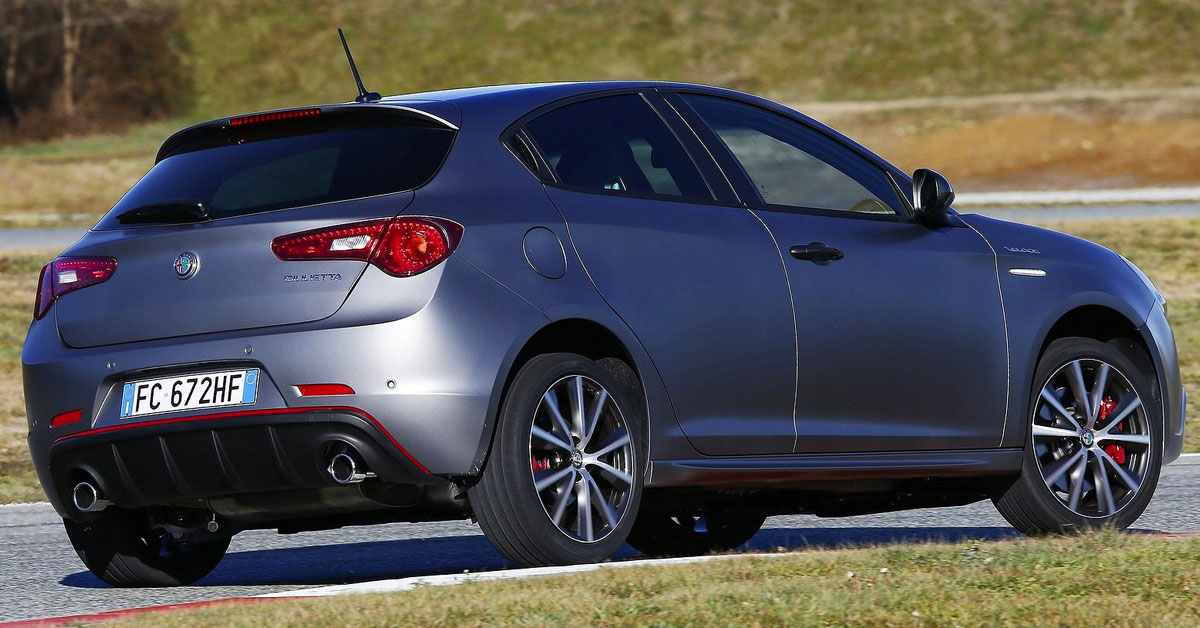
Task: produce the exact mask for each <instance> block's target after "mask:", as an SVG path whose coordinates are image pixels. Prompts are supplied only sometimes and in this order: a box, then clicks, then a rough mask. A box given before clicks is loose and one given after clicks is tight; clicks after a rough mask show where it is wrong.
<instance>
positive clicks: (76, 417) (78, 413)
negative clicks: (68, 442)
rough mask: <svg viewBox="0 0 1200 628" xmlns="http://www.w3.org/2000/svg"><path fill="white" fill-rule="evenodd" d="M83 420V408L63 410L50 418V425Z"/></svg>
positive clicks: (56, 425) (55, 425)
mask: <svg viewBox="0 0 1200 628" xmlns="http://www.w3.org/2000/svg"><path fill="white" fill-rule="evenodd" d="M82 420H83V410H72V411H70V412H64V413H62V414H60V415H58V416H55V417H54V418H53V419H50V427H58V426H60V425H67V424H69V423H78V422H80V421H82Z"/></svg>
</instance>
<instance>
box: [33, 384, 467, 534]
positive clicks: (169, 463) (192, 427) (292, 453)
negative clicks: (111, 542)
mask: <svg viewBox="0 0 1200 628" xmlns="http://www.w3.org/2000/svg"><path fill="white" fill-rule="evenodd" d="M347 450H351V451H353V452H354V454H355V455H356V456H357V457H358V458H359V460H361V461H362V462H363V463H364V464H365V466H366V467H367V468H368V469H369V470H371V471H372V472H373V473H375V474H376V475H377V477H378V480H379V481H381V482H387V483H395V484H405V485H414V486H416V485H444V484H445V481H444V480H442V479H441V478H438V477H436V476H433V475H430V474H429V472H428V470H426V469H425V468H424V467H422V466H421V465H420V463H418V462H417V461H416V460H415V459H413V458H412V457H411V456H410V455H408V453H407V452H406V451H405V450H404V449H403V448H402V447H400V446H399V444H398V443H397V442H396V441H395V439H394V438H392V437H391V435H390V434H388V432H387V431H386V430H384V429H383V428H382V427H381V426H380V424H379V422H378V421H377V420H375V418H374V417H372V416H370V415H369V414H366V413H365V412H363V411H361V410H358V409H355V408H339V407H333V408H316V409H310V410H289V409H284V410H266V411H250V412H241V413H226V414H212V415H197V416H190V417H182V418H176V419H165V420H162V421H150V422H143V423H129V424H125V425H120V426H113V427H108V428H98V429H93V430H88V431H84V432H77V433H74V434H69V435H66V436H62V437H60V438H58V439H57V440H55V441H54V443H53V444H52V445H51V446H50V449H49V455H48V459H49V465H48V467H49V468H48V474H47V476H43V477H42V478H41V479H42V485H43V487H45V488H46V492H47V494H48V496H49V497H50V499H51V501H52V502H54V504H55V506H56V507H57V508H58V509H59V512H61V513H65V514H67V515H69V516H79V515H81V513H78V512H75V511H74V508H73V507H72V506H71V497H70V496H71V490H72V488H73V487H74V486H75V484H77V483H78V482H80V481H84V480H88V481H91V482H93V483H94V484H95V485H96V486H98V487H99V488H100V491H101V492H102V493H103V494H104V496H105V497H106V498H107V499H108V500H109V501H111V502H112V503H113V504H114V505H117V506H121V507H126V508H140V507H144V506H151V505H167V504H178V505H204V504H205V502H207V500H212V499H217V498H221V497H226V496H233V495H254V494H261V493H272V492H279V491H304V490H309V491H318V490H320V489H324V488H345V487H340V486H339V485H338V484H337V483H336V482H334V481H333V480H332V479H331V478H330V476H329V474H328V472H327V471H326V468H327V465H328V461H329V458H330V457H332V456H333V455H334V454H336V453H340V452H343V451H347Z"/></svg>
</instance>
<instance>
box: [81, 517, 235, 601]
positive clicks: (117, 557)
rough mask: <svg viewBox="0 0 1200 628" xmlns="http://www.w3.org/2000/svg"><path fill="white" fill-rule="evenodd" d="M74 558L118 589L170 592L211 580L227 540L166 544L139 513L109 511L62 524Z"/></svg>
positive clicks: (223, 553)
mask: <svg viewBox="0 0 1200 628" xmlns="http://www.w3.org/2000/svg"><path fill="white" fill-rule="evenodd" d="M63 524H64V526H65V527H66V529H67V536H68V537H69V538H70V539H71V545H72V546H74V547H75V553H76V554H78V555H79V559H80V560H82V561H83V564H84V565H86V566H87V568H88V570H89V571H91V572H92V573H93V574H95V575H96V577H97V578H100V579H101V580H103V581H104V582H107V583H108V584H110V585H112V586H114V587H170V586H178V585H183V584H191V583H193V582H195V581H197V580H199V579H200V578H203V577H204V576H206V575H208V573H209V572H211V571H212V570H213V569H214V568H215V567H216V566H217V563H219V562H221V558H223V557H224V556H225V550H226V549H228V548H229V538H228V537H226V538H223V539H217V540H212V541H206V542H204V543H196V544H182V543H174V542H170V541H168V542H167V543H166V544H164V543H163V534H162V533H161V532H158V533H155V532H154V531H151V530H150V529H149V526H148V524H147V520H146V518H145V517H144V516H142V515H140V513H137V512H135V511H130V510H121V509H116V508H114V509H110V510H108V511H107V512H104V513H103V514H101V515H100V517H99V518H98V519H96V520H94V521H91V522H88V523H79V522H76V521H71V520H70V519H64V520H63Z"/></svg>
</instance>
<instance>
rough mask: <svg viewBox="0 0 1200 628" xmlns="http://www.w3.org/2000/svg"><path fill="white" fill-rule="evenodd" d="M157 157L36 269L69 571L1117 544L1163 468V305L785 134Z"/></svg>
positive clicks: (752, 120) (619, 132)
mask: <svg viewBox="0 0 1200 628" xmlns="http://www.w3.org/2000/svg"><path fill="white" fill-rule="evenodd" d="M367 100H368V102H355V103H345V104H334V105H327V106H319V107H306V108H299V109H286V110H280V111H271V112H266V113H257V114H252V115H245V116H238V117H233V118H225V119H220V120H214V121H212V122H208V123H204V124H200V125H197V126H194V127H191V128H188V129H185V130H182V131H180V132H178V133H176V134H175V135H172V136H171V137H170V138H168V139H167V140H166V142H165V143H164V144H163V146H162V148H161V150H160V151H159V153H158V156H157V160H156V163H155V165H154V167H153V168H152V169H151V170H150V172H149V173H148V174H146V175H145V177H144V178H143V179H141V181H139V182H138V183H137V184H136V185H135V186H134V187H133V188H132V189H131V190H130V191H129V192H128V193H127V194H126V195H125V196H124V197H123V198H122V199H121V200H120V201H118V202H117V204H116V205H115V206H114V207H113V208H112V210H111V211H110V212H109V213H108V214H107V215H106V216H105V217H104V218H103V219H102V220H101V221H100V222H99V223H98V224H97V225H96V226H95V227H93V228H92V229H91V230H90V231H89V232H88V233H87V234H86V235H85V236H83V238H82V239H80V240H79V241H78V242H77V243H75V244H74V245H72V246H71V247H70V248H69V249H67V250H66V251H65V252H64V253H63V254H62V256H60V257H59V258H57V259H55V260H54V261H52V262H51V263H50V264H48V265H47V266H46V267H45V269H44V270H43V271H42V277H41V280H40V285H39V287H38V294H37V299H36V304H35V308H34V320H33V323H32V325H31V326H30V329H29V334H28V338H27V340H26V342H25V346H24V351H23V354H22V361H23V364H24V385H25V395H26V400H27V405H28V416H29V446H30V450H31V452H32V455H33V460H34V462H35V465H36V468H37V473H38V476H39V478H40V480H41V483H42V486H43V487H44V489H45V491H46V494H47V496H48V497H49V499H50V501H51V503H52V504H53V505H54V507H55V508H56V509H57V510H58V512H59V513H60V514H61V515H62V517H63V519H64V523H65V525H66V529H67V532H68V534H69V536H70V539H71V542H72V544H73V545H74V547H75V549H76V551H77V552H78V554H79V556H80V558H81V559H82V560H83V562H84V563H85V564H86V565H87V567H88V568H89V569H90V570H91V571H92V572H93V573H95V574H96V575H97V576H98V577H100V578H101V579H103V580H104V581H106V582H108V583H111V584H113V585H118V586H149V585H172V584H180V583H186V582H191V581H194V580H197V579H199V578H201V577H203V576H204V575H205V574H207V573H209V572H210V571H211V570H212V569H213V568H214V567H215V566H216V565H217V563H218V562H219V561H220V560H221V558H222V556H223V555H224V553H225V551H226V549H227V547H228V544H229V540H230V538H231V536H232V535H234V534H236V533H237V532H239V531H242V530H247V529H255V528H270V529H278V530H279V531H280V532H294V531H301V530H316V529H324V528H334V527H340V526H346V525H360V524H370V523H378V522H394V521H429V520H448V519H465V518H468V517H470V518H474V519H476V520H478V522H479V525H480V526H481V527H482V529H483V532H484V533H485V534H486V536H487V538H488V539H489V540H490V541H491V542H492V543H493V544H494V545H495V546H496V548H497V549H498V550H499V551H500V552H501V553H502V554H503V555H504V556H506V557H507V558H508V559H510V560H511V561H512V562H514V563H516V564H519V565H551V564H564V563H577V562H586V561H598V560H603V559H604V558H606V557H607V556H609V555H610V554H611V553H612V552H614V551H615V550H616V549H617V548H618V547H619V546H620V545H621V544H622V543H624V542H629V543H630V544H631V545H633V546H634V547H635V548H637V549H639V550H641V551H643V552H646V553H648V554H652V555H677V554H687V553H702V552H708V551H714V550H724V549H729V548H733V547H737V546H738V545H740V544H742V543H744V542H745V541H747V540H748V539H749V538H750V537H751V536H753V535H754V534H755V532H756V531H757V530H758V529H759V527H760V526H761V525H762V523H763V520H764V518H765V517H767V516H771V515H775V514H784V513H814V514H817V515H821V516H838V515H850V514H857V513H867V512H878V511H886V510H896V509H904V508H918V507H928V506H941V505H956V504H965V503H970V502H974V501H978V500H981V499H989V498H990V499H992V500H993V501H994V503H995V504H996V506H997V508H998V509H999V510H1000V512H1001V513H1002V514H1003V515H1004V516H1005V517H1006V518H1007V519H1008V520H1009V521H1010V522H1012V524H1013V525H1014V526H1015V527H1016V528H1018V529H1019V530H1021V531H1023V532H1025V533H1029V534H1037V533H1046V532H1056V531H1069V530H1077V529H1086V528H1094V527H1099V526H1113V527H1117V528H1121V527H1125V526H1128V525H1130V524H1131V523H1132V522H1133V521H1134V520H1135V519H1136V518H1137V517H1138V516H1139V515H1140V514H1141V512H1142V511H1143V510H1144V508H1145V507H1146V505H1147V502H1148V501H1149V500H1150V498H1151V495H1152V493H1153V491H1154V488H1155V484H1156V483H1157V480H1158V476H1159V471H1160V468H1161V466H1162V465H1163V464H1165V463H1168V462H1170V461H1172V460H1174V459H1175V458H1177V457H1178V456H1179V453H1180V450H1181V448H1182V442H1183V439H1182V435H1183V426H1184V408H1185V403H1184V391H1183V388H1182V386H1181V384H1180V375H1179V370H1178V365H1177V358H1176V353H1175V342H1174V339H1173V338H1172V335H1171V330H1170V328H1169V326H1168V323H1167V318H1166V307H1165V302H1164V300H1163V298H1162V296H1161V295H1160V294H1159V292H1158V291H1157V290H1156V289H1155V288H1154V286H1153V285H1152V284H1151V282H1150V281H1149V280H1148V279H1147V278H1146V276H1145V275H1144V274H1142V272H1141V271H1139V270H1138V269H1137V268H1136V267H1134V266H1133V265H1132V264H1131V263H1129V262H1128V261H1127V260H1125V259H1124V258H1122V257H1121V256H1119V255H1117V254H1116V253H1113V252H1111V251H1109V250H1107V249H1104V248H1102V247H1099V246H1096V245H1094V244H1091V243H1088V242H1085V241H1083V240H1079V239H1076V238H1072V237H1068V236H1065V235H1061V234H1058V233H1054V232H1051V231H1046V230H1042V229H1037V228H1033V227H1028V226H1022V225H1016V224H1010V223H1006V222H1003V221H999V220H993V219H989V218H985V217H982V216H977V215H960V214H959V213H958V212H956V211H954V210H953V209H952V208H951V204H952V201H953V192H952V191H951V189H950V186H949V184H948V183H947V182H946V180H945V179H944V178H942V177H941V176H940V175H938V174H937V173H935V172H932V171H929V170H918V171H917V172H916V173H915V175H913V176H912V177H910V176H908V175H906V174H905V173H903V172H901V171H900V170H898V169H897V168H895V167H894V166H892V165H890V164H888V163H886V162H885V161H883V160H882V159H880V158H879V157H877V156H875V155H874V154H872V153H870V152H869V151H867V150H866V149H864V148H862V147H861V146H859V145H858V144H856V143H854V142H853V141H851V140H849V139H847V138H846V137H844V136H842V135H840V134H838V133H837V132H835V131H833V130H832V129H830V128H828V127H826V126H824V125H822V124H820V123H818V122H816V121H814V120H812V119H810V118H807V117H805V116H803V115H801V114H799V113H797V112H795V111H792V110H790V109H788V108H786V107H783V106H780V105H778V104H775V103H773V102H770V101H767V100H764V99H761V98H756V97H753V96H749V95H746V94H742V93H738V92H733V91H729V90H724V89H717V88H711V87H704V86H697V85H686V84H675V83H650V82H637V83H634V82H619V83H569V84H540V85H514V86H501V87H484V88H472V89H460V90H451V91H443V92H433V93H423V94H412V95H406V96H396V97H390V98H384V99H381V100H374V99H367Z"/></svg>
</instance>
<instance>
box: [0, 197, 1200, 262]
mask: <svg viewBox="0 0 1200 628" xmlns="http://www.w3.org/2000/svg"><path fill="white" fill-rule="evenodd" d="M960 211H962V213H964V214H970V213H978V214H984V215H987V216H995V217H997V218H1003V219H1005V220H1014V221H1016V222H1057V221H1060V220H1061V221H1073V220H1111V219H1137V218H1175V217H1189V216H1200V203H1155V204H1147V205H1061V206H1053V207H964V208H962V209H961V210H960ZM85 231H87V230H86V229H84V228H81V227H46V228H29V229H0V251H16V250H40V249H57V250H60V251H61V250H63V249H65V248H67V247H68V246H70V245H72V244H74V243H75V241H76V240H78V239H79V238H80V237H81V236H82V235H83V234H84V232H85Z"/></svg>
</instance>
